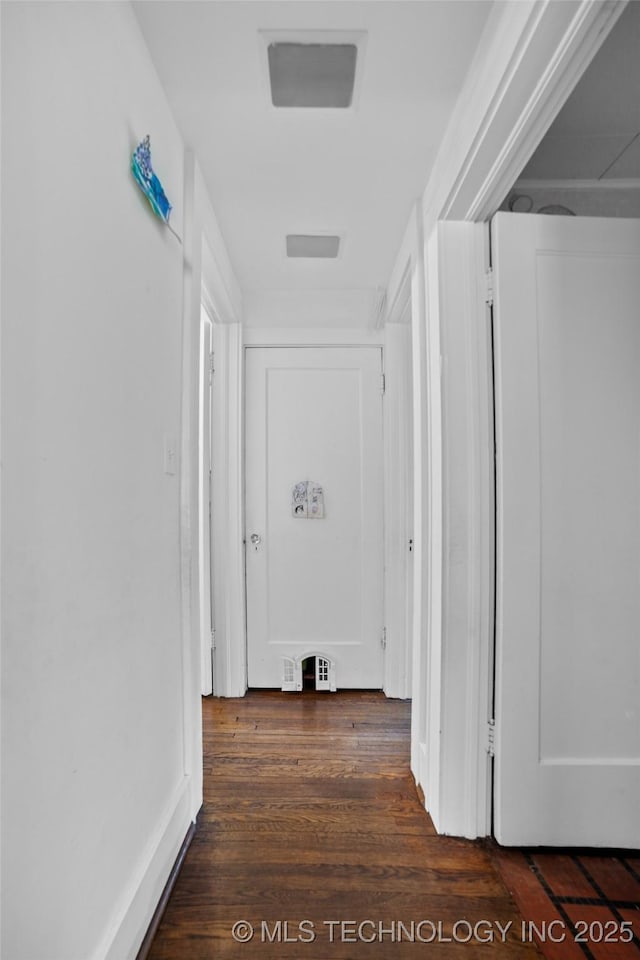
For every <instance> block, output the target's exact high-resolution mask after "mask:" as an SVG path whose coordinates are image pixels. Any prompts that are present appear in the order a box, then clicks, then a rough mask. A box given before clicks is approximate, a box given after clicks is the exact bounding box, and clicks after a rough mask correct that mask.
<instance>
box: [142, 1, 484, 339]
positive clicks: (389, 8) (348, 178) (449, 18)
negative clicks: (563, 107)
mask: <svg viewBox="0 0 640 960" xmlns="http://www.w3.org/2000/svg"><path fill="white" fill-rule="evenodd" d="M134 7H135V10H136V15H137V17H138V20H139V22H140V25H141V28H142V31H143V33H144V36H145V39H146V42H147V44H148V46H149V49H150V51H151V55H152V57H153V60H154V62H155V64H156V67H157V70H158V73H159V75H160V78H161V80H162V82H163V84H164V87H165V90H166V93H167V96H168V99H169V102H170V104H171V107H172V109H173V111H174V115H175V117H176V120H177V123H178V126H179V127H180V129H181V131H182V134H183V136H184V138H185V141H186V143H187V145H188V146H190V147H191V148H193V149H194V150H195V152H196V154H197V157H198V160H199V163H200V166H201V168H202V172H203V175H204V178H205V181H206V184H207V186H208V189H209V192H210V196H211V200H212V202H213V206H214V208H215V211H216V214H217V216H218V220H219V223H220V227H221V229H222V233H223V236H224V238H225V241H226V244H227V248H228V250H229V254H230V257H231V261H232V263H233V266H234V269H235V272H236V274H237V277H238V279H239V281H240V284H241V287H242V289H243V293H244V294H245V301H246V302H247V303H249V304H251V309H252V313H253V314H254V315H255V314H256V313H259V312H260V305H261V304H263V305H264V310H265V317H266V316H267V315H268V318H267V320H265V319H264V318H263V322H274V323H276V322H278V311H282V310H284V312H285V313H286V304H289V305H290V306H291V304H292V303H293V304H294V305H293V306H291V310H292V311H293V313H294V314H295V313H296V311H298V312H299V303H300V297H297V298H296V297H295V296H294V294H295V293H296V291H297V292H298V293H300V294H304V295H306V296H307V300H309V299H310V298H311V295H312V292H317V293H318V303H320V304H324V307H319V308H317V309H316V310H315V312H314V310H313V309H310V310H309V312H308V314H307V320H306V322H308V323H309V322H317V320H318V311H320V313H322V312H323V311H324V313H325V314H326V315H327V316H328V315H329V314H331V312H332V310H333V314H334V322H340V323H342V322H344V323H346V324H347V325H348V324H349V315H350V312H351V316H352V317H355V314H356V313H357V312H358V305H357V301H358V297H357V294H356V291H358V292H361V293H362V295H363V296H362V297H361V298H360V301H359V303H360V308H362V305H363V304H365V303H366V304H369V306H371V304H373V303H374V301H375V290H376V288H377V287H384V286H385V285H386V283H387V281H388V278H389V273H390V270H391V268H392V266H393V261H394V258H395V256H396V254H397V251H398V248H399V245H400V242H401V240H402V235H403V232H404V229H405V227H406V224H407V220H408V217H409V213H410V210H411V206H412V203H413V202H414V201H415V200H416V199H417V198H418V197H419V196H420V194H421V193H422V191H423V189H424V187H425V185H426V182H427V179H428V174H429V170H430V167H431V165H432V164H433V161H434V159H435V156H436V153H437V150H438V147H439V143H440V139H441V137H442V134H443V132H444V130H445V127H446V125H447V122H448V120H449V116H450V113H451V110H452V108H453V105H454V103H455V100H456V97H457V95H458V92H459V90H460V88H461V85H462V82H463V79H464V76H465V74H466V71H467V69H468V66H469V63H470V61H471V58H472V56H473V53H474V51H475V49H476V47H477V45H478V41H479V38H480V34H481V32H482V28H483V26H484V24H485V22H486V19H487V16H488V14H489V10H490V7H491V4H490V3H489V2H477V0H470V2H465V0H459V2H455V3H452V2H450V0H439V2H438V0H429V2H425V0H409V2H404V0H374V2H346V0H339V2H331V0H325V2H315V0H309V2H300V0H297V2H295V0H293V2H292V0H289V2H270V0H257V2H252V0H200V2H189V0H174V2H172V0H169V2H155V0H145V2H139V3H136V4H134ZM291 30H319V31H334V30H338V31H340V30H342V31H348V32H349V33H351V34H353V33H354V32H359V31H366V37H365V44H364V47H365V49H364V56H363V57H361V58H360V59H361V63H360V69H362V74H361V76H359V77H357V79H356V95H355V106H354V107H353V108H351V109H349V110H318V109H311V110H287V109H276V108H274V107H273V106H272V105H271V102H270V95H269V87H268V71H267V59H266V42H265V40H264V38H263V37H262V36H261V33H260V31H291ZM288 233H294V234H313V233H329V234H339V235H340V236H341V238H342V242H341V250H340V256H339V257H338V259H337V260H306V259H296V260H287V258H286V256H285V236H286V234H288ZM280 294H282V295H281V296H280ZM292 297H293V301H292ZM267 304H271V308H272V312H271V313H269V309H267ZM283 304H284V305H285V306H284V307H283ZM340 304H341V305H342V312H341V311H340V309H338V312H337V313H336V312H335V308H338V307H339V306H340ZM311 317H313V319H309V318H311ZM336 318H337V319H336ZM254 319H255V316H254ZM361 319H362V318H355V322H360V320H361ZM256 322H258V321H256ZM283 322H286V321H283ZM302 322H305V321H304V320H302ZM329 322H331V320H329Z"/></svg>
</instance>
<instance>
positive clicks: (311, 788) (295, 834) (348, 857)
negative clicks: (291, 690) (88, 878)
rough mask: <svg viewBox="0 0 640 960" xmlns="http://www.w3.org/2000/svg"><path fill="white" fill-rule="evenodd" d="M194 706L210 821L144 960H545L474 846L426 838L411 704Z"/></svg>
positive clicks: (338, 697) (258, 701) (480, 848)
mask: <svg viewBox="0 0 640 960" xmlns="http://www.w3.org/2000/svg"><path fill="white" fill-rule="evenodd" d="M203 707H204V740H205V796H204V807H203V810H202V811H201V813H200V816H199V820H198V828H197V831H196V835H195V837H194V840H193V843H192V845H191V847H190V849H189V851H188V853H187V855H186V858H185V861H184V865H183V867H182V871H181V873H180V876H179V877H178V880H177V883H176V886H175V888H174V890H173V893H172V895H171V898H170V900H169V904H168V906H167V909H166V912H165V914H164V917H163V920H162V923H161V924H160V927H159V929H158V932H157V934H156V937H155V939H154V941H153V943H152V946H151V949H150V952H149V955H148V956H149V960H216V958H233V960H236V958H254V957H255V958H264V960H272V958H279V960H280V958H283V957H291V958H295V960H298V958H304V957H308V958H310V960H357V958H360V957H378V958H380V960H383V958H384V960H388V958H396V957H398V958H400V960H401V958H404V957H429V956H432V955H433V954H434V953H437V954H438V955H439V956H443V957H462V958H465V960H473V958H475V957H484V956H489V955H491V956H492V957H496V958H499V957H508V958H511V957H513V958H520V957H522V958H524V957H529V958H534V957H536V956H539V954H537V950H536V947H535V946H534V944H533V943H530V942H528V943H522V941H521V939H520V930H521V926H520V924H521V920H520V915H519V914H518V912H517V910H516V908H515V906H514V903H513V900H512V899H511V897H510V896H509V894H508V893H507V891H506V888H505V887H504V885H503V882H502V880H501V879H500V877H499V875H498V873H497V872H496V869H495V867H494V865H493V863H492V861H491V859H490V857H489V855H488V853H487V851H486V850H485V847H484V845H483V844H482V843H474V842H470V841H464V840H456V839H452V838H448V837H439V836H437V835H436V834H435V831H434V829H433V825H432V823H431V820H430V819H429V817H428V815H427V814H426V813H425V811H424V808H423V807H422V806H421V804H420V801H419V799H418V796H417V793H416V788H415V784H414V781H413V778H412V776H411V774H410V771H409V725H410V705H409V704H408V703H406V702H402V701H395V700H386V699H385V698H384V696H383V695H382V694H379V693H361V692H339V693H337V694H328V693H324V694H316V693H314V692H304V693H302V694H281V693H273V692H250V693H249V694H248V695H247V696H246V697H245V698H243V699H237V700H216V699H211V698H207V699H205V700H204V701H203ZM239 922H241V925H240V926H239V927H237V928H236V936H237V937H240V936H243V935H244V936H247V937H248V936H249V933H250V928H249V927H248V926H247V924H250V925H251V928H252V929H253V936H252V937H251V939H247V942H238V941H237V940H235V939H234V936H233V928H234V924H237V923H239ZM242 923H244V924H245V925H244V926H242ZM400 924H402V925H403V926H400ZM509 924H511V926H510V928H509V929H508V932H506V933H503V932H502V931H504V930H505V928H507V927H508V925H509ZM439 925H440V926H439ZM498 925H499V926H498ZM489 938H492V942H489ZM412 941H413V942H412Z"/></svg>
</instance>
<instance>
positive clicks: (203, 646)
mask: <svg viewBox="0 0 640 960" xmlns="http://www.w3.org/2000/svg"><path fill="white" fill-rule="evenodd" d="M213 324H214V317H213V316H212V313H211V308H210V307H208V306H207V304H206V303H205V302H204V301H203V303H202V306H201V311H200V371H199V391H200V410H199V430H198V445H199V451H198V455H199V464H198V466H199V470H198V473H199V484H200V487H199V501H198V509H199V515H200V524H199V531H198V535H199V550H200V564H199V571H198V572H199V577H200V581H199V594H200V670H201V684H202V695H203V697H206V696H209V695H210V694H211V693H213V668H214V664H213V655H214V636H215V619H214V610H213V555H212V546H213V541H212V516H213V515H212V510H213V505H212V496H211V469H212V457H211V454H212V446H213V444H212V422H211V420H212V413H213V403H212V401H213V368H212V358H213V355H214V354H213Z"/></svg>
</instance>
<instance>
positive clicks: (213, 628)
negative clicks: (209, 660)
mask: <svg viewBox="0 0 640 960" xmlns="http://www.w3.org/2000/svg"><path fill="white" fill-rule="evenodd" d="M215 648H216V631H215V627H212V628H211V649H212V650H215Z"/></svg>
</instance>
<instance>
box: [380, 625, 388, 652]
mask: <svg viewBox="0 0 640 960" xmlns="http://www.w3.org/2000/svg"><path fill="white" fill-rule="evenodd" d="M380 646H381V647H382V649H383V650H386V649H387V628H386V627H383V628H382V636H381V637H380Z"/></svg>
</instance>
